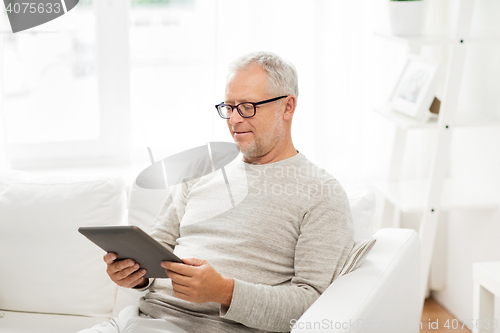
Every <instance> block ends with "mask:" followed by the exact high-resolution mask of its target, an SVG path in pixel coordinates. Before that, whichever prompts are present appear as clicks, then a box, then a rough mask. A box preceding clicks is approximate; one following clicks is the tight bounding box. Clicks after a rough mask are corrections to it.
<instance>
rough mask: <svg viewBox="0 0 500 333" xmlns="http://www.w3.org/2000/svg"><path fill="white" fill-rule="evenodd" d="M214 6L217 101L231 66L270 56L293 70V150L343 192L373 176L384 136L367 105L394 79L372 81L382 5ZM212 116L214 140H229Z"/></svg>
mask: <svg viewBox="0 0 500 333" xmlns="http://www.w3.org/2000/svg"><path fill="white" fill-rule="evenodd" d="M216 5H217V14H216V15H217V17H216V22H217V23H218V25H217V43H216V45H217V48H216V52H217V57H216V59H217V63H216V90H215V91H216V92H215V95H216V98H215V99H216V101H217V102H218V101H219V100H222V97H223V94H224V84H225V71H226V68H227V64H228V62H229V61H230V60H232V59H233V58H234V57H236V56H238V55H240V54H242V53H245V52H248V51H257V50H267V51H272V52H276V53H278V54H279V55H281V56H283V57H284V58H285V59H287V60H289V61H291V62H292V63H294V64H295V66H296V67H297V70H298V75H299V97H298V105H297V110H296V113H295V115H294V119H293V122H292V139H293V142H294V145H295V147H296V148H297V149H298V150H299V151H302V152H303V153H304V154H305V155H306V156H307V157H308V158H309V159H310V160H312V161H313V162H314V163H316V164H317V165H319V166H320V167H322V168H324V169H326V170H327V171H328V172H330V173H331V174H332V175H333V176H334V177H336V178H337V179H339V180H340V181H341V183H343V184H345V185H346V187H349V188H353V189H354V188H359V187H364V185H365V184H364V181H365V179H367V178H370V177H374V176H380V175H381V172H382V171H381V170H383V169H384V166H383V165H376V163H374V162H375V161H377V160H380V159H377V157H378V156H380V155H377V154H374V153H373V149H374V147H377V146H378V147H383V146H384V145H385V144H384V143H382V144H380V142H384V141H385V140H386V139H387V137H386V135H380V133H377V131H378V129H377V127H378V126H382V131H384V128H383V126H384V125H386V124H384V123H383V121H381V120H380V119H378V118H377V117H376V116H374V115H373V112H372V111H371V106H372V104H373V103H375V100H376V99H377V98H381V95H382V96H384V94H387V91H386V90H387V88H386V86H387V85H385V86H384V84H385V83H389V85H390V83H391V82H392V80H393V79H395V77H394V78H393V77H392V76H391V75H385V76H384V75H383V76H382V77H383V78H384V79H383V80H380V79H378V80H377V79H374V75H375V74H376V71H375V69H376V68H377V66H379V65H378V64H377V62H378V61H380V60H381V59H380V58H381V57H382V58H383V55H381V54H379V55H378V56H377V54H378V53H377V51H376V50H377V47H378V46H377V44H376V43H374V41H373V38H374V37H373V30H374V29H375V28H378V27H380V26H382V28H383V27H384V26H383V25H384V24H385V22H384V15H386V13H385V11H386V6H385V1H384V2H381V1H369V0H365V1H363V0H361V1H355V2H352V1H328V0H316V1H300V0H274V1H266V0H252V1H232V0H219V1H217V2H216ZM380 22H382V24H380ZM387 60H389V59H387ZM389 61H390V60H389ZM393 76H394V75H393ZM213 116H214V123H213V137H214V138H216V139H221V140H222V139H225V140H229V139H230V137H229V134H228V133H227V132H228V131H227V127H226V125H225V123H224V122H223V121H222V120H220V119H217V117H216V115H215V114H214V115H213ZM379 123H380V124H379ZM386 132H387V131H386ZM389 132H390V131H389ZM389 134H390V133H389ZM374 140H377V142H378V143H376V142H374ZM385 153H386V154H387V153H388V151H386V152H385ZM382 154H384V151H382ZM377 163H378V162H377Z"/></svg>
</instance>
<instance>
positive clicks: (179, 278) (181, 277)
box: [165, 269, 190, 286]
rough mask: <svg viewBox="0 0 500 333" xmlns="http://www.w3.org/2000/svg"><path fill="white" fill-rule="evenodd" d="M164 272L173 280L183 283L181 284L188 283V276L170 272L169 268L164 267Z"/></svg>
mask: <svg viewBox="0 0 500 333" xmlns="http://www.w3.org/2000/svg"><path fill="white" fill-rule="evenodd" d="M165 272H166V273H167V275H168V277H169V278H170V279H171V280H172V281H173V282H175V283H177V284H180V285H183V286H188V285H189V280H190V277H188V276H184V275H181V274H178V273H176V272H172V271H171V270H168V269H166V270H165Z"/></svg>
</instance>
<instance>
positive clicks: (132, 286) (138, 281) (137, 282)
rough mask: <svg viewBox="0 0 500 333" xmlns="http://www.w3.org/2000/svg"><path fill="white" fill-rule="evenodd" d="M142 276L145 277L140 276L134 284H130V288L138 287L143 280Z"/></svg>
mask: <svg viewBox="0 0 500 333" xmlns="http://www.w3.org/2000/svg"><path fill="white" fill-rule="evenodd" d="M144 274H146V273H144ZM142 278H144V275H142V276H140V277H139V278H138V279H137V280H136V281H134V282H132V285H131V286H130V288H135V287H137V285H139V284H140V283H141V282H142ZM146 280H148V279H147V278H146ZM148 282H149V281H148Z"/></svg>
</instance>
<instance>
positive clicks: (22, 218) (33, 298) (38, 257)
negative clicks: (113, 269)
mask: <svg viewBox="0 0 500 333" xmlns="http://www.w3.org/2000/svg"><path fill="white" fill-rule="evenodd" d="M125 204H126V194H125V184H124V182H123V180H122V179H121V178H113V177H105V176H64V177H63V176H47V175H43V176H42V175H36V174H31V173H26V172H18V171H11V172H0V217H1V218H0V264H1V266H0V267H2V270H1V271H0V309H3V310H12V311H26V312H40V313H55V314H74V315H85V316H94V317H109V316H110V315H111V313H112V308H113V305H114V300H115V295H116V292H117V286H116V285H115V284H114V283H112V281H111V280H110V279H109V277H108V276H107V274H106V265H105V263H104V261H103V260H102V256H103V255H104V251H102V250H101V249H100V248H98V247H97V246H95V245H94V244H93V243H91V242H90V241H89V240H88V239H86V238H85V237H84V236H82V235H81V234H80V233H79V232H78V228H79V227H81V226H95V225H116V224H119V223H120V220H121V218H122V216H123V213H124V210H125Z"/></svg>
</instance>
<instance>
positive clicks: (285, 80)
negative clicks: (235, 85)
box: [228, 52, 299, 98]
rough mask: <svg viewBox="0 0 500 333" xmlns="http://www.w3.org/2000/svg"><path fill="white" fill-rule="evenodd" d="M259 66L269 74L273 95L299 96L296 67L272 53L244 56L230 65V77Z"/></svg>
mask: <svg viewBox="0 0 500 333" xmlns="http://www.w3.org/2000/svg"><path fill="white" fill-rule="evenodd" d="M252 65H259V66H261V67H262V68H263V69H264V70H265V71H266V72H267V79H268V90H269V93H270V94H271V95H276V97H278V96H282V95H294V96H295V97H296V98H297V97H298V95H299V86H298V80H297V70H296V69H295V66H294V65H293V64H291V63H289V62H287V61H285V60H283V59H282V58H281V57H280V56H278V55H277V54H275V53H271V52H255V53H249V54H246V55H243V56H241V57H239V58H237V59H236V60H234V61H233V62H232V63H231V64H230V65H229V74H228V76H229V75H231V74H232V73H235V72H238V71H240V70H245V69H247V68H249V67H251V66H252Z"/></svg>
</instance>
